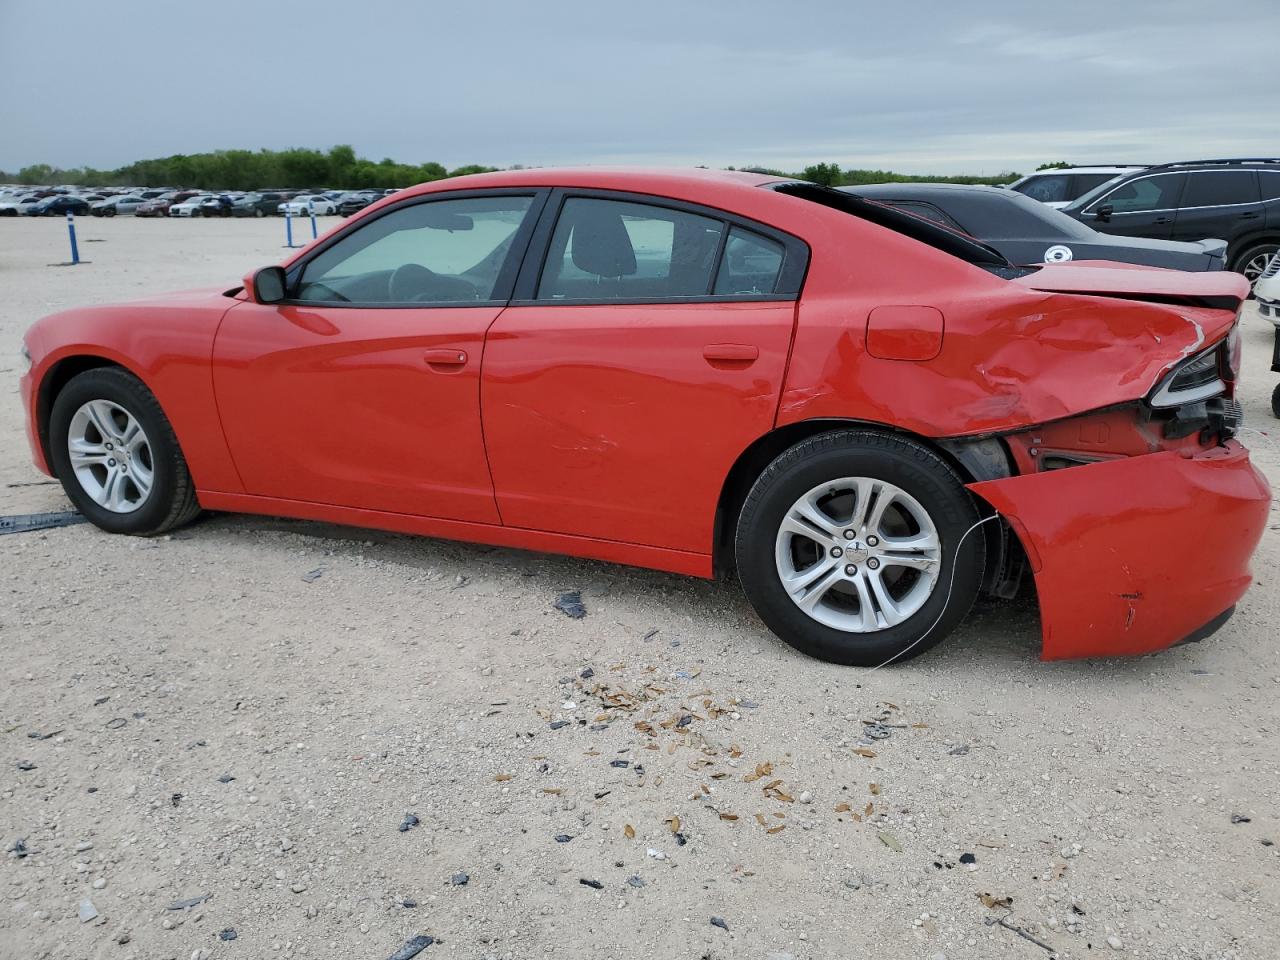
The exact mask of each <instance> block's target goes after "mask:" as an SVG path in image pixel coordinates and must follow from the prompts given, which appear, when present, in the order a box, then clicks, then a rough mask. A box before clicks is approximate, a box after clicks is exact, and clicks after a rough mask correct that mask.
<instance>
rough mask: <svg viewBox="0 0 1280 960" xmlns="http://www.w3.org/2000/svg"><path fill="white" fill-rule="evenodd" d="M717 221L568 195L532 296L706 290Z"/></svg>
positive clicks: (613, 296) (674, 294)
mask: <svg viewBox="0 0 1280 960" xmlns="http://www.w3.org/2000/svg"><path fill="white" fill-rule="evenodd" d="M723 230H724V224H723V223H722V222H721V221H719V220H713V219H711V218H710V217H702V216H698V215H697V214H694V213H686V212H685V211H682V210H674V209H671V208H668V207H657V206H652V205H650V204H645V203H629V202H624V201H619V200H596V199H591V198H587V197H571V198H569V199H568V200H566V201H565V203H564V206H563V207H562V208H561V210H560V216H559V218H558V219H557V221H556V228H555V232H554V233H553V234H552V237H551V246H550V249H549V251H548V253H547V259H546V264H545V266H544V267H543V271H542V277H541V279H540V280H539V283H538V293H537V298H538V299H539V300H666V299H675V298H679V297H705V296H706V295H707V294H708V293H709V292H710V290H711V276H712V273H713V271H714V268H715V262H716V253H717V252H718V251H719V249H720V236H721V233H722V232H723Z"/></svg>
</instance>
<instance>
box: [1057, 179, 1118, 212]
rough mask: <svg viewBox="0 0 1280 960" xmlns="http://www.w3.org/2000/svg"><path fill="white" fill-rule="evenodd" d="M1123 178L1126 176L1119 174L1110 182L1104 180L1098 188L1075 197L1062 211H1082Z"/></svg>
mask: <svg viewBox="0 0 1280 960" xmlns="http://www.w3.org/2000/svg"><path fill="white" fill-rule="evenodd" d="M1125 176H1126V174H1123V173H1122V174H1120V175H1119V176H1115V177H1112V178H1111V179H1110V180H1106V181H1104V182H1103V183H1101V184H1099V185H1098V186H1096V187H1094V188H1093V189H1092V190H1090V191H1089V192H1088V193H1083V194H1081V195H1080V196H1079V197H1077V198H1076V199H1075V200H1074V201H1072V202H1071V203H1069V204H1067V206H1065V207H1063V209H1064V210H1082V209H1084V208H1085V207H1087V206H1088V205H1089V204H1091V203H1093V201H1094V200H1096V199H1097V198H1098V197H1100V196H1102V195H1103V194H1104V193H1106V192H1107V191H1108V190H1110V189H1111V188H1112V187H1114V186H1115V185H1116V184H1117V183H1119V182H1120V181H1121V180H1123V179H1124V178H1125Z"/></svg>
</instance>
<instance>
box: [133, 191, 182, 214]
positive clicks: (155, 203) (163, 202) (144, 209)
mask: <svg viewBox="0 0 1280 960" xmlns="http://www.w3.org/2000/svg"><path fill="white" fill-rule="evenodd" d="M172 203H173V198H172V197H171V196H169V195H167V194H161V195H160V196H158V197H152V198H151V199H150V200H144V201H142V203H140V204H138V209H136V210H134V211H133V215H134V216H135V217H165V216H168V215H169V206H170V205H171V204H172Z"/></svg>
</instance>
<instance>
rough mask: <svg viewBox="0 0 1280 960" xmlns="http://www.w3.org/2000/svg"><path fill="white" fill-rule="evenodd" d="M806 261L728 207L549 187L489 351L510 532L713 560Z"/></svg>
mask: <svg viewBox="0 0 1280 960" xmlns="http://www.w3.org/2000/svg"><path fill="white" fill-rule="evenodd" d="M807 255H808V252H807V248H806V247H805V245H804V244H803V242H801V241H799V240H797V239H795V238H793V237H789V236H787V235H785V234H781V233H778V232H776V231H773V230H771V229H769V228H768V227H765V226H762V225H759V224H753V223H748V222H745V221H742V220H739V219H736V218H733V217H729V216H727V215H725V214H723V213H721V212H718V211H713V210H708V209H705V208H701V207H696V206H692V205H688V204H682V203H678V202H674V201H670V200H665V199H659V198H655V197H649V196H642V195H633V194H617V193H610V192H577V191H560V192H558V193H557V194H554V195H553V197H552V199H551V201H550V202H548V204H547V207H546V210H545V212H544V214H543V218H542V220H541V222H540V223H539V226H538V229H537V231H536V232H535V235H534V240H533V242H532V243H531V246H530V251H529V254H528V256H526V258H525V264H524V268H523V269H522V271H521V276H520V278H519V280H518V281H517V286H516V296H515V299H513V301H512V304H511V306H509V307H508V308H507V309H506V310H504V311H503V312H502V314H501V315H500V316H499V317H498V319H497V320H496V321H495V322H494V324H493V326H492V327H491V328H490V330H489V334H488V337H487V338H486V344H485V359H484V371H483V374H482V377H481V406H482V417H483V423H484V436H485V446H486V450H487V451H488V456H489V464H490V468H491V470H492V474H493V481H494V490H495V494H496V497H497V502H498V509H499V512H500V513H501V515H502V522H503V523H504V524H506V525H508V526H513V527H522V528H527V529H533V530H545V531H553V532H559V533H568V534H575V535H578V536H583V537H591V538H595V539H600V540H610V541H618V542H624V543H633V544H643V545H648V546H655V547H663V548H667V549H672V550H679V551H687V552H689V553H694V554H707V553H709V552H710V551H711V544H712V531H713V528H714V521H715V511H716V504H717V500H718V498H719V495H720V490H721V487H722V484H723V483H724V480H725V477H726V476H727V474H728V472H729V469H730V467H731V466H732V465H733V463H734V461H735V459H736V458H737V457H738V455H739V454H740V453H741V452H742V451H743V450H744V449H745V448H746V447H747V446H748V445H749V444H750V443H751V442H752V441H753V440H755V439H756V438H757V437H759V436H760V435H761V434H763V433H765V432H767V431H768V430H769V429H770V428H771V427H772V426H773V422H774V417H775V415H776V411H777V405H778V397H779V393H780V391H781V388H782V381H783V374H784V372H785V368H786V359H787V352H788V349H789V347H790V344H791V336H792V329H793V325H794V319H795V301H796V299H797V297H798V295H799V289H800V281H801V278H802V277H803V276H804V269H805V265H806V261H807Z"/></svg>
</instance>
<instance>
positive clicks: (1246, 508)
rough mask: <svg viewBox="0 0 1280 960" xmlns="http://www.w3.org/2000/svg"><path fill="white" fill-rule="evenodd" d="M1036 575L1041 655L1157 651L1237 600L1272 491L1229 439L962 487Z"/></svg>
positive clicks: (1247, 577) (1246, 580)
mask: <svg viewBox="0 0 1280 960" xmlns="http://www.w3.org/2000/svg"><path fill="white" fill-rule="evenodd" d="M969 489H970V490H972V491H973V492H974V493H975V494H977V495H978V496H980V497H982V498H983V499H984V500H986V501H987V502H988V503H990V504H991V506H992V507H994V508H995V509H996V510H998V511H999V512H1000V513H1001V514H1002V515H1003V516H1004V517H1005V518H1006V519H1007V520H1009V522H1010V525H1011V526H1012V527H1013V529H1014V530H1015V531H1016V532H1017V534H1018V536H1019V538H1020V539H1021V541H1022V543H1023V546H1024V547H1025V548H1026V551H1027V555H1028V558H1029V559H1030V561H1031V565H1032V568H1033V569H1034V571H1035V581H1036V590H1037V593H1038V594H1039V599H1040V618H1041V625H1042V633H1043V648H1042V652H1041V656H1042V658H1043V659H1045V660H1063V659H1071V658H1077V657H1099V656H1118V655H1124V654H1141V653H1150V652H1152V651H1155V650H1161V649H1164V648H1165V647H1168V646H1170V645H1171V644H1174V643H1177V642H1178V641H1179V640H1182V639H1183V638H1185V637H1187V636H1188V635H1189V634H1191V633H1193V632H1194V631H1196V630H1197V629H1199V628H1200V627H1201V626H1203V625H1204V624H1206V623H1208V622H1209V621H1210V620H1212V619H1213V618H1214V617H1215V616H1217V615H1218V614H1220V613H1222V612H1223V611H1225V610H1227V609H1228V608H1230V607H1231V606H1232V605H1233V604H1234V603H1235V602H1236V601H1237V600H1239V599H1240V597H1241V596H1243V594H1244V592H1245V590H1246V589H1247V588H1248V586H1249V583H1250V575H1249V557H1250V555H1251V554H1252V553H1253V550H1254V548H1255V547H1256V546H1257V544H1258V541H1259V540H1260V539H1261V537H1262V532H1263V529H1264V527H1265V525H1266V520H1267V514H1268V510H1269V505H1270V499H1271V494H1270V490H1269V488H1268V486H1267V481H1266V480H1265V479H1264V478H1263V476H1262V474H1261V473H1259V472H1258V471H1257V470H1256V469H1255V468H1254V467H1253V465H1252V464H1251V463H1250V462H1249V454H1248V451H1246V450H1245V449H1244V448H1243V447H1242V446H1240V445H1239V444H1238V443H1235V442H1234V441H1233V442H1231V443H1229V444H1227V445H1226V446H1224V447H1216V448H1213V449H1212V450H1209V451H1206V452H1205V453H1202V454H1200V455H1198V456H1194V457H1191V456H1186V455H1183V454H1181V453H1177V452H1173V451H1166V452H1161V453H1153V454H1147V455H1144V456H1137V457H1129V458H1126V459H1120V460H1109V461H1106V462H1103V463H1095V464H1089V465H1086V466H1078V467H1071V468H1068V469H1064V470H1055V471H1052V472H1049V473H1037V474H1028V475H1024V476H1015V477H1008V478H1005V479H1002V480H991V481H987V482H984V483H975V484H971V485H970V487H969Z"/></svg>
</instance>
